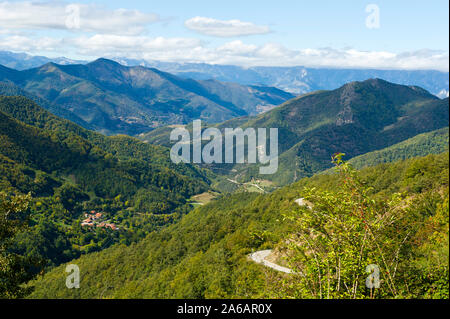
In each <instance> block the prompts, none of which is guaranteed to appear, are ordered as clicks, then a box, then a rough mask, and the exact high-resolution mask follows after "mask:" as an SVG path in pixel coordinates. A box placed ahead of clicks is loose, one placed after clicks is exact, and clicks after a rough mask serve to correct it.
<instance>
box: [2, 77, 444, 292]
mask: <svg viewBox="0 0 450 319" xmlns="http://www.w3.org/2000/svg"><path fill="white" fill-rule="evenodd" d="M353 85H356V86H357V88H356V91H358V92H360V93H361V92H362V93H361V94H362V95H363V96H370V97H371V98H372V99H373V101H376V96H372V95H371V94H372V93H370V91H366V90H367V89H368V87H370V86H375V87H378V86H387V87H388V88H389V89H392V85H391V84H386V83H384V82H380V81H378V80H377V81H375V82H373V81H372V82H368V83H363V84H358V83H356V84H353ZM0 89H1V90H2V92H3V93H4V94H6V95H13V96H6V95H3V96H1V95H0V264H1V268H0V276H1V278H2V280H1V282H0V297H2V298H22V297H28V298H448V292H449V287H448V278H449V275H448V270H449V255H448V250H449V247H448V241H449V239H448V227H449V225H448V221H449V215H448V211H449V204H448V201H449V190H448V184H449V176H448V174H449V162H448V99H445V100H438V99H435V98H430V96H429V94H428V93H427V92H425V91H423V90H421V89H419V88H415V87H412V88H411V87H409V88H406V87H403V86H400V87H399V88H397V89H399V90H403V91H404V93H405V92H406V93H407V94H406V93H405V94H406V97H405V96H404V97H403V99H404V100H402V101H400V102H398V101H396V100H395V96H394V95H392V96H391V93H392V92H391V91H389V90H388V91H387V93H386V94H385V95H383V98H385V99H386V101H388V102H389V101H390V102H389V103H391V104H392V105H397V106H396V108H397V109H396V110H397V111H395V112H397V113H395V112H394V113H395V114H390V115H389V114H385V115H383V116H386V117H389V116H390V117H391V118H390V119H388V120H385V119H379V123H378V124H377V123H375V124H373V123H372V124H370V123H366V124H367V125H366V126H367V127H368V126H370V125H372V126H373V125H375V126H376V125H378V126H376V127H374V128H372V129H370V130H369V129H368V130H366V133H367V132H369V131H370V132H372V133H374V132H378V133H377V134H378V135H376V136H378V137H380V136H384V137H383V139H384V141H385V142H386V141H388V140H389V143H387V142H386V143H381V142H380V143H381V144H379V145H378V146H377V147H375V146H374V147H373V148H374V149H375V150H373V151H371V152H363V151H362V150H360V151H352V152H350V154H347V155H345V154H341V153H335V154H334V155H333V156H330V157H329V158H328V160H327V161H328V162H327V163H326V164H323V165H322V164H321V165H318V166H317V167H315V168H314V169H313V170H311V171H310V172H309V173H308V174H306V175H307V176H309V175H311V176H309V177H303V178H301V179H300V180H298V181H297V182H295V183H292V184H288V185H286V186H283V187H278V188H277V187H272V188H271V187H267V188H266V187H264V186H258V185H256V186H254V187H256V188H254V190H257V191H261V194H260V193H255V192H252V191H250V190H251V187H250V188H245V187H238V186H236V185H238V184H239V182H236V181H234V182H235V183H236V184H234V183H231V184H230V182H229V179H228V177H229V175H227V174H224V175H220V174H218V173H217V171H216V172H213V171H211V170H209V169H208V168H201V167H197V166H193V165H189V164H174V163H173V162H172V161H171V160H170V157H169V149H168V148H167V147H165V146H158V145H153V144H150V143H145V142H142V141H141V140H139V139H137V138H134V137H130V136H126V135H116V136H109V137H108V136H105V135H102V134H99V133H97V132H94V131H90V130H87V129H85V128H83V127H81V126H79V125H78V124H75V123H74V122H71V121H68V120H65V119H62V118H60V117H58V116H56V115H53V114H52V113H50V112H49V111H48V110H46V109H45V108H43V107H41V106H40V105H38V103H42V104H43V105H44V106H47V108H51V106H50V105H48V104H46V103H48V102H46V101H45V100H43V99H40V98H38V97H36V96H33V95H27V96H14V94H20V93H21V92H22V91H20V90H19V89H18V88H17V87H14V86H13V85H9V84H5V85H3V86H0ZM353 89H354V88H353ZM342 90H343V92H346V91H345V90H346V88H345V87H344V88H343V89H342ZM347 90H348V88H347ZM352 92H353V91H352ZM22 93H23V92H22ZM341 93H342V92H341ZM316 94H323V95H321V96H320V97H317V96H314V94H312V95H311V97H309V98H308V97H303V99H305V98H307V99H310V98H312V99H319V100H320V101H322V102H323V101H328V100H327V99H329V98H330V96H332V97H333V96H334V97H333V99H334V98H335V97H336V96H335V92H334V93H333V92H325V93H320V92H318V93H316ZM392 94H393V93H392ZM408 94H409V95H408ZM375 95H376V94H375ZM418 97H419V98H418ZM422 97H423V100H421V98H422ZM353 98H355V96H353ZM405 99H406V100H405ZM343 100H344V102H345V98H344V99H343V98H342V96H341V97H339V101H340V102H339V103H341V102H342V101H343ZM299 101H301V102H299ZM356 101H357V103H355V104H354V106H353V107H354V108H355V109H354V110H353V112H354V116H355V118H357V116H359V117H360V119H359V121H360V122H359V123H357V125H360V124H361V121H365V120H366V119H367V116H366V115H367V114H366V115H365V114H362V115H361V112H362V113H364V112H363V111H364V110H363V109H362V104H361V103H360V102H361V101H359V99H358V98H356ZM405 101H406V102H405ZM328 102H329V101H328ZM328 102H327V103H328ZM344 102H342V103H344ZM397 102H398V103H397ZM303 103H305V102H304V101H302V98H300V99H294V100H293V101H291V102H289V103H287V104H286V105H285V106H283V107H281V108H279V109H276V110H274V111H272V112H269V113H268V115H264V116H263V117H260V118H259V120H261V121H262V120H264V119H265V120H268V121H269V122H270V121H272V120H277V121H282V118H278V117H277V116H275V115H276V114H279V113H280V112H281V113H283V112H287V113H286V114H288V115H289V114H291V115H292V112H293V110H297V109H296V108H297V107H298V105H300V106H301V105H303ZM324 103H325V102H324ZM330 103H331V102H330ZM396 103H397V104H396ZM402 103H406V104H402ZM319 104H320V103H319ZM322 104H323V103H322ZM322 104H320V105H322ZM344 104H345V103H344ZM376 105H379V104H376ZM322 106H323V105H322ZM286 107H287V109H286ZM289 108H292V109H289ZM286 110H288V111H289V112H288V111H286ZM338 111H339V109H338V110H336V112H337V117H338V118H339V116H341V115H342V114H341V115H339V114H340V113H339V112H338ZM401 112H403V113H401ZM274 114H275V115H274ZM286 114H285V115H286ZM401 114H403V115H405V118H403V119H401V120H398V118H397V116H398V115H401ZM369 115H370V114H369ZM372 115H373V114H372ZM372 115H370V116H372ZM370 116H369V117H370ZM373 116H375V115H373ZM376 116H378V117H380V116H381V115H380V114H379V113H377V115H376ZM265 117H266V118H265ZM396 118H397V120H396ZM290 120H292V121H293V119H292V118H290ZM233 121H235V123H238V124H240V125H241V124H242V125H243V126H245V125H248V122H247V121H248V118H241V119H237V120H233ZM319 122H320V121H319ZM392 122H394V123H393V124H389V123H392ZM246 123H247V124H246ZM386 124H388V125H386ZM221 125H225V124H221ZM333 125H334V124H333ZM355 125H356V124H355ZM300 126H301V125H300ZM300 126H299V127H297V128H294V126H291V127H289V129H290V130H298V132H303V131H304V129H305V128H301V127H300ZM319 126H320V125H319ZM218 127H220V125H219V126H218ZM310 129H311V128H307V129H306V131H308V130H310ZM339 130H341V131H339V132H341V133H343V131H342V130H344V128H341V129H339ZM344 131H345V130H344ZM167 132H168V129H167V128H163V129H160V130H157V131H156V132H155V133H154V134H153V135H152V134H150V135H145V136H143V137H141V138H142V139H144V140H145V139H146V138H149V136H153V138H155V139H159V140H161V141H162V140H163V139H164V136H166V134H167ZM298 132H297V133H298ZM380 132H381V133H380ZM423 132H424V133H423ZM316 133H317V134H319V133H320V134H322V133H324V131H323V130H322V129H320V130H319V131H317V132H316ZM316 133H315V134H316ZM344 133H345V132H344ZM419 133H421V134H419ZM299 134H300V133H299ZM301 134H303V133H301ZM324 134H325V133H324ZM394 135H395V138H391V137H393V136H394ZM317 136H318V135H317ZM321 136H322V137H323V138H324V139H325V140H329V138H332V136H331V135H330V136H329V135H326V134H325V135H323V134H322V135H321ZM340 136H341V137H342V136H344V135H340ZM367 136H369V135H367ZM367 136H366V137H367ZM376 136H375V135H372V137H373V138H375V137H376ZM310 137H311V136H310ZM322 137H321V138H320V139H319V140H320V141H322V140H323V139H322ZM284 138H285V140H284V141H287V138H288V136H287V135H286V136H284ZM290 138H291V139H294V138H292V136H291V137H290ZM319 140H316V139H315V138H312V139H309V140H308V139H305V141H304V142H303V143H302V145H303V146H305V145H306V144H308V145H310V146H311V147H312V146H313V145H316V146H317V145H322V146H320V147H324V146H323V145H325V144H320V143H319V144H317V143H316V144H314V143H315V142H317V141H319ZM336 141H337V142H336V143H335V145H334V146H336V148H337V147H338V145H344V146H347V147H349V145H350V146H351V147H353V146H355V144H352V143H350V144H348V143H345V141H344V142H342V141H341V142H342V143H341V142H339V139H338V140H336ZM153 142H155V141H153ZM286 143H287V142H286ZM161 144H163V143H161ZM303 146H302V147H303ZM384 146H386V147H384ZM289 147H290V146H289ZM351 147H350V148H351ZM369 149H370V148H369ZM369 149H367V150H369ZM293 150H295V151H296V150H298V149H297V148H295V147H294V148H293V149H288V151H287V152H285V153H284V154H283V155H282V156H281V159H282V160H283V158H284V159H285V160H288V159H289V158H290V156H291V155H295V156H294V158H297V157H298V156H300V155H299V153H296V154H294V153H292V154H291V153H290V152H293ZM360 152H362V153H364V154H362V155H359V156H355V155H356V154H358V153H360ZM302 154H303V155H305V154H306V153H302ZM311 154H312V153H311ZM322 155H323V156H322V159H321V162H322V163H325V157H326V156H325V155H324V154H322ZM425 155H426V156H425ZM300 157H302V158H303V160H307V159H308V156H306V155H305V156H300ZM347 160H348V161H347ZM281 164H282V165H281V167H280V169H281V170H282V174H284V176H287V175H290V178H291V177H292V175H295V172H294V173H293V171H290V170H289V168H288V167H283V162H281ZM330 166H334V167H333V168H332V169H328V168H329V167H330ZM296 172H297V171H296ZM286 174H287V175H286ZM250 175H251V174H250ZM250 175H249V176H250ZM302 176H303V175H302V174H299V176H298V177H299V178H300V177H302ZM241 177H242V176H241ZM294 179H296V178H294ZM265 182H267V183H268V185H270V183H269V181H265ZM252 183H253V180H252ZM255 183H256V181H255ZM230 185H232V187H230ZM242 185H244V184H241V186H242ZM262 187H264V189H263V188H262ZM266 189H270V190H273V191H272V192H267V191H266ZM201 194H209V195H208V196H210V195H211V194H214V195H212V196H211V197H212V198H209V200H210V202H209V203H206V202H205V204H204V205H202V204H199V203H194V200H193V198H195V197H196V196H199V195H201ZM299 203H301V204H299ZM265 249H270V250H271V253H270V260H271V261H272V262H274V263H276V264H278V265H281V266H283V267H287V268H289V269H290V273H287V274H286V273H283V272H279V271H276V270H273V269H271V268H268V267H265V266H263V265H260V264H257V263H255V262H254V261H253V260H251V258H250V257H249V255H250V254H251V253H252V252H255V251H261V250H265ZM69 264H76V265H77V266H78V267H79V269H80V271H81V283H80V285H81V286H80V288H79V289H67V287H66V276H67V273H66V272H65V269H66V266H67V265H69ZM367 267H369V268H367ZM370 267H372V268H370ZM374 267H375V268H374ZM368 269H369V273H370V271H374V269H376V272H377V275H379V281H378V282H377V283H376V284H374V283H373V282H372V286H371V287H373V288H371V289H369V288H366V287H367V282H366V280H367V278H368V276H369V274H368ZM370 278H372V279H371V280H373V278H375V277H370ZM376 279H377V280H378V278H376ZM369 286H370V285H369Z"/></svg>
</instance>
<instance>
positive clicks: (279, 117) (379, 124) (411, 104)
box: [139, 79, 449, 185]
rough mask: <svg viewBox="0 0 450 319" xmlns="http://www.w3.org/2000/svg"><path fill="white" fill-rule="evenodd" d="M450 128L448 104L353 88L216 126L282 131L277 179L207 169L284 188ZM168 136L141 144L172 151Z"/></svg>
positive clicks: (416, 93) (378, 84) (407, 91)
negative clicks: (338, 163) (337, 160)
mask: <svg viewBox="0 0 450 319" xmlns="http://www.w3.org/2000/svg"><path fill="white" fill-rule="evenodd" d="M448 125H449V99H448V98H446V99H439V98H437V97H436V96H434V95H432V94H430V93H429V92H427V91H426V90H424V89H422V88H420V87H416V86H404V85H399V84H394V83H390V82H387V81H384V80H381V79H370V80H366V81H363V82H350V83H348V84H345V85H344V86H342V87H340V88H338V89H336V90H331V91H317V92H313V93H309V94H305V95H303V96H300V97H297V98H294V99H292V100H290V101H288V102H285V103H284V104H282V105H280V106H278V107H276V108H274V109H272V110H270V111H268V112H265V113H263V114H260V115H257V116H253V117H252V116H251V117H241V118H237V119H232V120H229V121H226V122H224V123H220V124H217V125H214V126H215V127H217V128H219V129H221V130H224V129H225V128H229V127H231V128H235V127H241V128H243V129H245V128H249V127H250V128H278V147H279V154H280V155H279V167H278V171H277V172H276V173H275V174H273V175H259V173H258V171H257V167H258V165H256V164H254V165H247V164H234V165H233V164H210V165H208V167H210V168H212V169H213V170H214V169H216V170H215V171H216V172H217V173H218V174H222V175H223V174H225V175H228V176H229V177H230V178H232V179H233V180H237V181H241V182H247V181H250V180H252V179H268V180H271V181H273V182H276V183H277V184H278V185H285V184H288V183H292V182H295V181H296V180H298V179H300V178H302V177H305V176H311V175H313V174H314V173H317V172H319V171H322V170H325V169H327V168H329V167H330V166H331V157H332V156H333V154H335V153H339V152H342V153H345V154H346V158H347V159H350V158H353V157H355V156H358V155H361V154H364V153H367V152H371V151H375V150H380V149H383V148H386V147H388V146H391V145H394V144H396V143H399V142H401V141H404V140H406V139H408V138H411V137H413V136H416V135H417V134H421V133H424V132H430V131H433V130H437V129H441V128H444V127H448ZM169 134H170V129H169V128H160V129H157V130H154V131H152V132H149V133H148V134H143V135H141V136H140V137H139V138H141V139H143V140H145V141H147V142H149V143H156V144H161V145H165V146H170V145H171V144H170V140H169Z"/></svg>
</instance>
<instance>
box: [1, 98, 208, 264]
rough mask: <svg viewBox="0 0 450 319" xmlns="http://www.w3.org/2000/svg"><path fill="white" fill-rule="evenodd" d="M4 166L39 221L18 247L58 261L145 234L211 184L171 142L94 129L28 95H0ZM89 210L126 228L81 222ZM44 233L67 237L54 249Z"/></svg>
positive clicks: (8, 184)
mask: <svg viewBox="0 0 450 319" xmlns="http://www.w3.org/2000/svg"><path fill="white" fill-rule="evenodd" d="M0 172H1V174H0V187H1V190H2V191H6V192H9V193H29V192H30V193H31V194H32V196H33V197H34V200H33V207H32V210H31V215H30V218H31V221H30V223H31V226H32V227H33V228H32V230H31V231H30V232H29V233H28V234H22V235H21V237H20V240H19V241H20V242H18V243H17V249H18V250H19V251H22V252H24V253H26V254H30V255H35V256H38V257H43V258H47V259H48V261H49V263H50V264H53V265H54V264H58V263H60V262H62V261H67V260H68V259H67V258H69V259H70V258H73V257H74V256H77V255H79V254H80V253H86V252H90V251H95V250H101V249H103V248H105V247H108V246H110V245H112V244H114V243H115V242H123V243H127V244H129V243H131V242H133V241H136V240H139V239H140V238H142V237H144V236H145V234H146V233H148V232H149V231H151V230H154V229H156V228H157V227H160V226H163V225H166V224H168V223H171V222H173V221H175V220H177V219H178V218H179V217H180V216H181V215H182V214H184V213H186V212H188V211H189V210H190V209H191V206H190V204H189V203H188V199H189V198H190V197H191V196H192V195H195V194H198V193H202V192H204V191H205V190H207V189H208V188H209V186H208V183H209V181H208V179H207V177H206V176H205V175H204V173H203V172H201V171H198V170H197V169H196V168H194V167H192V166H189V165H183V164H180V165H176V164H173V163H172V162H171V161H170V159H169V156H168V150H167V149H166V148H163V147H159V146H153V145H148V144H144V143H142V142H140V141H139V140H137V139H135V138H131V137H128V136H115V137H105V136H103V135H101V134H98V133H95V132H92V131H88V130H86V129H84V128H82V127H79V126H78V125H76V124H74V123H72V122H69V121H67V120H63V119H61V118H58V117H57V116H55V115H53V114H51V113H49V112H48V111H46V110H44V109H43V108H41V107H40V106H38V105H37V104H36V103H34V102H33V101H31V100H29V99H27V98H25V97H5V96H0ZM90 210H96V211H100V212H104V215H105V216H104V218H105V221H109V222H110V223H114V224H116V225H117V226H118V227H119V229H120V231H117V232H110V231H107V230H104V229H97V230H95V231H92V230H90V229H88V228H83V227H81V226H80V224H81V220H82V219H84V218H85V217H84V212H86V211H90ZM44 225H45V227H44ZM49 229H53V230H54V231H53V232H50V231H48V230H49ZM36 232H37V233H36ZM41 239H42V241H40V240H41ZM44 239H45V240H46V241H51V242H58V241H63V242H66V244H64V245H60V247H59V248H55V249H56V251H57V252H52V254H51V256H50V255H49V252H48V250H49V248H48V247H47V245H46V244H45V241H44ZM58 249H59V250H58Z"/></svg>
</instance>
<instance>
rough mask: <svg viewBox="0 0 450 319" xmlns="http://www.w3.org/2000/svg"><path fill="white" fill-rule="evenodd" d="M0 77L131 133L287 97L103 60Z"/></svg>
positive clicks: (94, 122) (98, 124) (262, 106)
mask: <svg viewBox="0 0 450 319" xmlns="http://www.w3.org/2000/svg"><path fill="white" fill-rule="evenodd" d="M0 81H5V82H12V83H14V84H15V85H17V86H19V87H20V88H22V89H24V90H25V91H27V92H30V93H32V94H33V95H36V96H38V97H40V98H43V99H46V100H48V101H49V102H50V103H51V104H52V105H53V106H58V107H60V108H61V109H64V110H65V111H69V112H72V113H73V114H75V116H77V117H79V118H81V119H82V120H83V121H85V122H86V123H88V124H89V125H90V126H91V127H93V128H95V129H96V130H98V131H101V132H104V133H107V134H115V133H126V134H129V135H133V134H137V133H140V132H145V131H149V130H151V129H152V128H154V127H158V126H162V125H164V124H183V123H187V122H189V121H191V120H193V119H197V118H200V119H202V120H204V121H206V122H221V121H224V120H227V119H230V118H233V117H237V116H242V115H246V114H257V113H258V112H261V111H262V110H266V109H270V108H272V107H274V106H275V105H277V104H280V103H282V102H284V101H286V100H288V99H290V98H292V97H293V95H292V94H290V93H286V92H283V91H280V90H277V89H272V88H266V87H262V88H259V87H255V86H252V87H247V86H241V85H237V84H232V83H220V82H217V81H203V82H202V81H195V80H190V79H183V78H179V77H177V76H174V75H171V74H169V73H165V72H161V71H159V70H156V69H149V68H145V67H141V66H138V67H126V66H122V65H120V64H118V63H117V62H114V61H111V60H107V59H98V60H96V61H94V62H91V63H88V64H86V65H81V64H72V65H58V64H55V63H47V64H45V65H43V66H41V67H38V68H34V69H28V70H24V71H17V70H13V69H9V68H6V67H3V66H2V67H0ZM274 103H275V104H274Z"/></svg>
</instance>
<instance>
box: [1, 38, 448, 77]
mask: <svg viewBox="0 0 450 319" xmlns="http://www.w3.org/2000/svg"><path fill="white" fill-rule="evenodd" d="M0 50H11V51H22V52H23V51H25V52H27V53H30V54H39V53H40V52H44V51H46V52H55V54H56V53H58V54H59V55H65V52H73V53H75V54H76V57H77V58H81V57H83V56H84V57H86V59H90V58H91V57H101V56H103V57H120V56H122V57H127V58H132V59H143V60H160V61H167V62H199V63H211V64H235V65H241V66H244V67H250V66H308V67H337V68H377V69H407V70H418V69H423V70H425V69H434V70H440V71H444V72H448V70H449V54H448V51H436V50H426V49H424V50H418V51H408V52H401V53H394V52H389V51H363V50H357V49H352V48H345V49H334V48H305V49H299V50H292V49H289V48H286V47H284V46H283V45H281V44H279V43H265V44H262V45H255V44H248V43H244V42H243V41H241V40H236V41H230V42H226V43H224V44H221V45H219V46H216V47H212V46H210V44H209V43H207V42H203V41H201V40H199V39H195V38H165V37H149V36H143V35H113V34H95V35H92V36H86V35H82V36H72V37H66V38H51V37H38V38H35V37H30V36H27V35H1V34H0ZM69 58H73V56H69Z"/></svg>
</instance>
